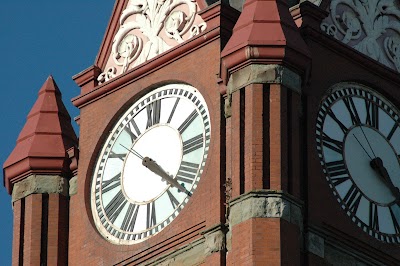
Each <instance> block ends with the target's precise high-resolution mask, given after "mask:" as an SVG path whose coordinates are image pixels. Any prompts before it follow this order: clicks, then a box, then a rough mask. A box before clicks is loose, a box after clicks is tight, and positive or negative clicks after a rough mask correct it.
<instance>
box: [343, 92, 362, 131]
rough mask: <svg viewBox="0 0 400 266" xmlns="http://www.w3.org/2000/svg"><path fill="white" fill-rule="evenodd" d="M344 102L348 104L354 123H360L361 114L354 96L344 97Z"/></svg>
mask: <svg viewBox="0 0 400 266" xmlns="http://www.w3.org/2000/svg"><path fill="white" fill-rule="evenodd" d="M343 102H344V104H345V105H346V107H347V110H348V111H349V114H350V117H351V122H352V123H353V125H360V124H361V120H360V116H359V115H358V112H357V108H356V106H355V104H354V101H353V98H351V97H347V98H343Z"/></svg>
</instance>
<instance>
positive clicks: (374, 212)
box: [369, 202, 379, 231]
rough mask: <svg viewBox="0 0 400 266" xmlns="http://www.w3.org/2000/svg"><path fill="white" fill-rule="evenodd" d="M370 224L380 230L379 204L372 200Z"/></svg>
mask: <svg viewBox="0 0 400 266" xmlns="http://www.w3.org/2000/svg"><path fill="white" fill-rule="evenodd" d="M369 225H370V226H371V227H372V229H374V230H376V231H379V216H378V206H377V205H375V204H374V203H372V202H369Z"/></svg>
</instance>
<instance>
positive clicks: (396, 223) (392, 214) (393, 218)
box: [389, 205, 400, 234]
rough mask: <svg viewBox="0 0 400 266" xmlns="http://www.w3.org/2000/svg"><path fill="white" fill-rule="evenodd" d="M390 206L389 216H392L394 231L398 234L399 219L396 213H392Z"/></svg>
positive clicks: (399, 229) (399, 232)
mask: <svg viewBox="0 0 400 266" xmlns="http://www.w3.org/2000/svg"><path fill="white" fill-rule="evenodd" d="M394 206H396V205H394ZM392 207H393V206H391V207H390V208H389V211H390V216H391V217H392V222H393V227H394V230H395V231H396V234H400V226H399V221H397V217H396V214H394V211H393V210H392Z"/></svg>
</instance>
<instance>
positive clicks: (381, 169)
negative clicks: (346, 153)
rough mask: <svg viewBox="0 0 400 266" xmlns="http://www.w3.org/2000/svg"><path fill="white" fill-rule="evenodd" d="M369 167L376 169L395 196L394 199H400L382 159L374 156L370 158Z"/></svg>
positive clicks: (398, 191)
mask: <svg viewBox="0 0 400 266" xmlns="http://www.w3.org/2000/svg"><path fill="white" fill-rule="evenodd" d="M370 165H371V167H372V168H373V169H374V170H375V171H378V173H379V175H380V176H381V177H382V180H383V182H384V183H385V184H386V185H387V186H388V187H389V189H390V191H391V192H392V193H393V195H394V196H395V197H396V199H400V190H399V188H398V187H396V186H395V185H394V184H393V182H392V180H391V179H390V176H389V173H388V171H387V170H386V167H385V166H384V165H383V161H382V159H381V158H380V157H376V158H375V159H372V160H371V162H370Z"/></svg>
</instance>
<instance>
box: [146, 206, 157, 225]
mask: <svg viewBox="0 0 400 266" xmlns="http://www.w3.org/2000/svg"><path fill="white" fill-rule="evenodd" d="M156 224H157V219H156V205H155V202H154V201H152V202H150V203H149V204H147V218H146V228H150V227H153V226H154V225H156Z"/></svg>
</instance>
